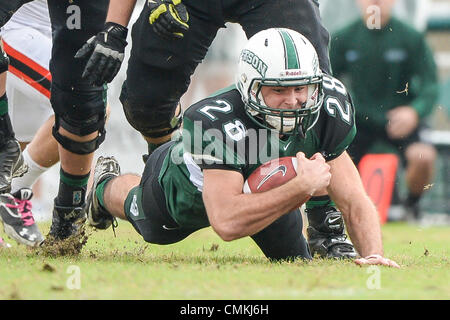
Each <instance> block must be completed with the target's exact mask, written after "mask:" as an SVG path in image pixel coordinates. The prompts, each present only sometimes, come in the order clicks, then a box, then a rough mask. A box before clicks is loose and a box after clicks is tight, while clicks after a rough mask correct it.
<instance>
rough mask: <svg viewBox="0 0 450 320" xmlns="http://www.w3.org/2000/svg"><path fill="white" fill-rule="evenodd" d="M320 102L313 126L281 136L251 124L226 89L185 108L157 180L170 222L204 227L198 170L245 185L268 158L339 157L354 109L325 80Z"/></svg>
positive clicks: (334, 83) (340, 89)
mask: <svg viewBox="0 0 450 320" xmlns="http://www.w3.org/2000/svg"><path fill="white" fill-rule="evenodd" d="M323 83H324V100H323V105H322V107H321V110H320V115H319V117H318V120H317V122H316V124H315V126H314V127H313V128H312V129H311V130H309V131H308V132H307V133H306V136H305V137H304V138H302V137H301V136H300V135H286V136H285V137H280V136H279V134H278V133H277V132H276V131H273V130H268V129H264V128H262V127H261V126H259V125H258V124H257V123H256V122H255V121H254V120H253V119H251V118H250V117H249V116H248V115H247V113H246V111H245V109H244V103H243V102H242V98H241V95H240V93H239V91H238V90H237V89H236V88H235V87H234V86H232V87H229V88H226V89H224V90H222V91H221V92H219V93H217V94H215V95H213V96H211V97H208V98H206V99H204V100H201V101H200V102H198V103H196V104H194V105H192V106H191V107H189V108H188V109H187V110H186V111H185V113H184V117H183V129H182V135H181V136H180V138H179V139H178V141H176V143H175V144H174V145H173V146H172V147H171V149H170V151H169V152H168V154H167V156H166V158H165V160H164V164H163V167H162V169H161V172H160V175H159V182H160V184H161V186H162V187H163V190H164V193H165V197H166V203H167V207H168V209H169V212H170V214H171V215H172V217H173V219H174V220H175V221H176V222H177V223H178V224H179V225H180V226H185V227H205V226H208V225H209V221H208V217H207V215H206V210H205V206H204V204H203V199H202V189H203V170H205V169H223V170H234V171H238V172H240V173H241V174H242V176H243V178H244V180H245V179H247V178H248V176H249V175H250V174H251V173H252V172H253V171H254V170H255V169H256V168H257V167H259V166H260V165H262V164H263V163H265V162H268V161H270V160H272V159H276V158H281V157H286V156H292V157H295V155H296V154H297V152H299V151H302V152H304V153H305V155H306V156H307V157H311V156H312V155H313V154H315V153H316V152H320V153H321V154H322V155H323V156H324V157H325V159H326V160H327V161H330V160H332V159H334V158H336V157H338V156H339V155H340V154H342V152H344V151H345V150H346V149H347V147H348V145H349V144H350V142H351V141H352V140H353V138H354V136H355V134H356V127H355V121H354V107H353V105H352V102H351V99H350V96H349V95H348V93H347V91H346V89H345V87H344V85H343V84H342V83H341V82H340V81H338V80H337V79H335V78H332V77H330V76H324V82H323Z"/></svg>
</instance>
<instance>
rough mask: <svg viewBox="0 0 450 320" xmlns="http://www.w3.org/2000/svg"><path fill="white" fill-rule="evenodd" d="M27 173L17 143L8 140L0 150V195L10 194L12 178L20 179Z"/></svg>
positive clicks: (12, 139)
mask: <svg viewBox="0 0 450 320" xmlns="http://www.w3.org/2000/svg"><path fill="white" fill-rule="evenodd" d="M27 171H28V166H27V164H26V163H25V161H24V160H23V156H22V151H21V150H20V145H19V142H18V141H17V140H16V139H14V138H11V139H9V140H8V141H6V143H5V145H4V146H3V148H2V149H1V150H0V193H5V192H10V190H11V180H12V178H16V177H21V176H23V175H24V174H25V173H26V172H27Z"/></svg>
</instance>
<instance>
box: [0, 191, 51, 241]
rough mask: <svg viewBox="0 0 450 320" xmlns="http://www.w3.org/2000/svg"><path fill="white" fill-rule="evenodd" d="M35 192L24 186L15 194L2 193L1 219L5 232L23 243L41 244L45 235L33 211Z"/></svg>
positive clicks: (0, 198) (0, 195) (0, 197)
mask: <svg viewBox="0 0 450 320" xmlns="http://www.w3.org/2000/svg"><path fill="white" fill-rule="evenodd" d="M32 196H33V192H32V191H31V190H30V189H28V188H22V189H20V190H18V191H17V192H15V193H13V194H9V193H4V194H0V201H1V204H0V220H1V221H2V222H3V229H4V230H5V233H6V234H7V235H8V236H10V237H11V238H13V239H14V240H16V241H17V242H19V243H21V244H25V245H27V246H32V247H33V246H36V245H39V244H40V243H41V242H42V241H43V240H44V237H43V236H42V234H41V232H40V231H39V228H38V226H37V224H36V222H35V221H34V218H33V213H32V212H31V207H32V205H31V201H30V199H31V197H32Z"/></svg>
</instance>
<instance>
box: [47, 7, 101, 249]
mask: <svg viewBox="0 0 450 320" xmlns="http://www.w3.org/2000/svg"><path fill="white" fill-rule="evenodd" d="M108 3H109V1H107V0H100V1H89V0H80V1H76V2H74V3H73V4H72V3H70V2H69V3H68V2H63V1H59V0H48V6H49V12H50V19H51V22H52V29H53V49H52V59H51V62H50V71H51V73H52V77H53V79H52V93H51V103H52V107H53V110H54V112H55V125H54V127H53V136H54V137H55V139H56V141H57V142H58V151H59V157H60V161H61V170H60V184H59V190H58V195H57V197H56V198H55V201H54V211H53V220H52V225H51V228H50V232H49V236H51V237H53V238H54V239H57V240H62V239H65V238H67V237H69V236H71V235H73V234H74V233H76V232H77V230H78V226H79V224H78V221H79V220H84V219H85V210H84V204H85V196H86V189H87V182H88V179H89V173H90V168H91V164H92V159H93V155H94V151H95V150H96V149H97V148H98V147H99V145H100V143H101V142H103V140H104V137H105V130H104V125H105V118H106V111H105V110H106V86H101V87H94V86H91V85H90V84H89V83H88V82H87V81H85V80H83V79H82V78H81V75H82V73H83V70H84V67H85V64H86V62H87V59H86V58H85V59H75V58H74V56H75V54H76V52H77V51H78V49H79V48H80V47H81V46H82V45H83V44H84V43H85V42H86V41H87V40H88V39H89V38H90V37H92V36H93V35H96V34H97V33H98V32H100V31H101V30H102V29H103V27H104V23H105V20H106V12H107V8H108ZM71 5H74V6H76V7H77V10H75V15H74V14H73V11H72V10H68V6H71ZM77 19H78V20H77Z"/></svg>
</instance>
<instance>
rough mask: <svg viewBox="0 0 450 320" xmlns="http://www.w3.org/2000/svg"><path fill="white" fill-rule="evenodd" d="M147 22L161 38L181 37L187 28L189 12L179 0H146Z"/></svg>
mask: <svg viewBox="0 0 450 320" xmlns="http://www.w3.org/2000/svg"><path fill="white" fill-rule="evenodd" d="M147 5H148V6H149V8H150V16H149V19H148V20H149V22H150V24H151V25H152V26H153V30H154V31H155V32H156V33H157V34H158V35H159V36H161V37H163V38H183V37H184V33H185V32H186V31H187V30H188V29H189V25H188V21H189V14H188V12H187V10H186V7H185V5H184V4H182V3H181V0H148V1H147Z"/></svg>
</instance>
